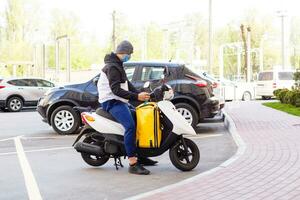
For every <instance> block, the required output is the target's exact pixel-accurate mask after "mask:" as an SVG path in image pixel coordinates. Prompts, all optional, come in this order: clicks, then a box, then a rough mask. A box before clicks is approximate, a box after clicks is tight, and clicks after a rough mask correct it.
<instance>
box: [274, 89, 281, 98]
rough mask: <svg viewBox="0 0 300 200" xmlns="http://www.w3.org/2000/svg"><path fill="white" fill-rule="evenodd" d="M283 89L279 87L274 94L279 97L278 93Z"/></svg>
mask: <svg viewBox="0 0 300 200" xmlns="http://www.w3.org/2000/svg"><path fill="white" fill-rule="evenodd" d="M281 90H282V89H277V90H274V92H273V94H274V96H275V97H276V98H277V97H278V94H279V92H281Z"/></svg>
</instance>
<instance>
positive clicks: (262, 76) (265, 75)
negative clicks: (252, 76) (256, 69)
mask: <svg viewBox="0 0 300 200" xmlns="http://www.w3.org/2000/svg"><path fill="white" fill-rule="evenodd" d="M258 80H259V81H271V80H273V72H261V73H259V75H258Z"/></svg>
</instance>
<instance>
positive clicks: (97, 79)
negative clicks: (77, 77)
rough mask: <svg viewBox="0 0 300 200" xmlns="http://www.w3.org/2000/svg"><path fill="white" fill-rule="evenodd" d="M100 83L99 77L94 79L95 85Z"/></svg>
mask: <svg viewBox="0 0 300 200" xmlns="http://www.w3.org/2000/svg"><path fill="white" fill-rule="evenodd" d="M98 81H99V76H97V77H95V78H94V79H93V84H94V85H97V84H98Z"/></svg>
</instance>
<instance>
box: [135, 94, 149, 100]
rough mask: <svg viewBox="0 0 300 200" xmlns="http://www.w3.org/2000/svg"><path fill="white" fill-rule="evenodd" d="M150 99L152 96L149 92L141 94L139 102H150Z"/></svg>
mask: <svg viewBox="0 0 300 200" xmlns="http://www.w3.org/2000/svg"><path fill="white" fill-rule="evenodd" d="M149 99H150V94H149V93H147V92H141V93H139V94H138V100H139V101H148V100H149Z"/></svg>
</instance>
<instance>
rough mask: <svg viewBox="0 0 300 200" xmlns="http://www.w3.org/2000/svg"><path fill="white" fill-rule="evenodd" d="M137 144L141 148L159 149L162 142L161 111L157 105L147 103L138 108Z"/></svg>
mask: <svg viewBox="0 0 300 200" xmlns="http://www.w3.org/2000/svg"><path fill="white" fill-rule="evenodd" d="M136 119H137V128H136V143H137V147H140V148H158V147H160V142H161V127H160V117H159V109H158V106H157V104H156V103H154V102H147V103H143V104H141V105H139V106H138V107H137V108H136Z"/></svg>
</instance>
